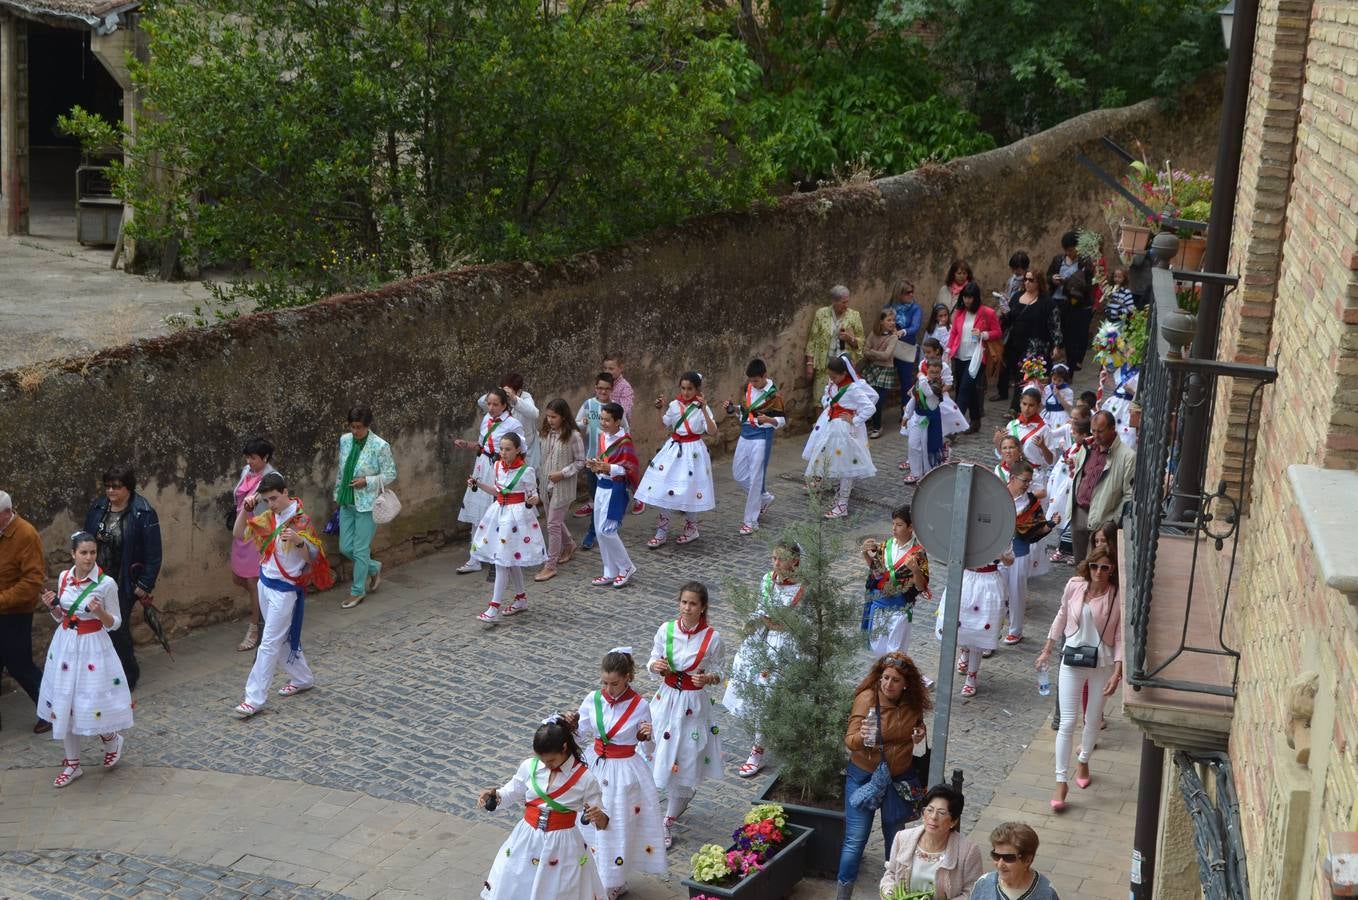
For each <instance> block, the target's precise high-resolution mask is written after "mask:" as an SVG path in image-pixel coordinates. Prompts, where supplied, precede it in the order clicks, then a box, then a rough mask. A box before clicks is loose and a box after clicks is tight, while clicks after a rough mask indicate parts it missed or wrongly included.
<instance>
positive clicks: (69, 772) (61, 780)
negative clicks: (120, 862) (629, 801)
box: [52, 759, 668, 834]
mask: <svg viewBox="0 0 1358 900" xmlns="http://www.w3.org/2000/svg"><path fill="white" fill-rule="evenodd" d="M61 765H62V769H61V774H60V775H58V776H57V777H56V778H54V779H52V787H58V788H62V787H65V786H66V785H68V784H70V783H71V782H72V781H75V780H76V779H77V778H79V777H80V776H81V775H84V774H85V772H84V770H83V769H81V768H80V760H79V759H63V760H62V761H61ZM666 833H667V834H668V832H666Z"/></svg>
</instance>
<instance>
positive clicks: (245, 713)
mask: <svg viewBox="0 0 1358 900" xmlns="http://www.w3.org/2000/svg"><path fill="white" fill-rule="evenodd" d="M257 712H259V707H258V706H255V705H253V704H250V703H246V702H245V701H244V700H242V701H241V702H240V703H238V704H236V709H235V713H236V715H237V717H239V718H242V719H248V718H250V717H251V716H253V715H254V714H255V713H257Z"/></svg>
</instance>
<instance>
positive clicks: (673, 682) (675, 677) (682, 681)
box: [665, 625, 717, 691]
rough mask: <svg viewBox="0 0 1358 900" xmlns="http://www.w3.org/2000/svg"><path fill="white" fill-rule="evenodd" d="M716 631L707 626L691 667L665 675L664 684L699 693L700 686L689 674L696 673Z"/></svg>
mask: <svg viewBox="0 0 1358 900" xmlns="http://www.w3.org/2000/svg"><path fill="white" fill-rule="evenodd" d="M716 633H717V630H716V629H715V628H713V627H712V626H711V625H709V626H707V634H705V635H703V642H702V643H701V644H700V645H699V646H698V655H697V656H695V657H694V658H693V665H691V666H689V667H688V668H687V669H685V670H684V671H682V672H669V673H667V674H666V675H665V684H667V685H669V686H670V687H672V688H678V689H679V690H681V691H700V690H702V686H701V685H698V684H694V683H693V676H692V675H690V674H689V673H690V672H693V671H696V670H697V668H698V666H700V665H701V664H702V661H703V657H704V656H706V655H707V648H708V647H709V646H710V645H711V644H712V636H713V635H714V634H716Z"/></svg>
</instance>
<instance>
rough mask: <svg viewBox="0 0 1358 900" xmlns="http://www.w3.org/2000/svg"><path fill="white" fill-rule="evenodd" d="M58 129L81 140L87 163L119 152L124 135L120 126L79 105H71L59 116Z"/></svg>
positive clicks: (81, 147) (82, 151)
mask: <svg viewBox="0 0 1358 900" xmlns="http://www.w3.org/2000/svg"><path fill="white" fill-rule="evenodd" d="M57 131H59V132H61V133H62V134H65V135H69V136H70V137H73V138H75V139H76V140H77V141H79V142H80V152H81V154H82V155H83V156H84V158H85V162H87V163H88V162H90V161H91V160H93V159H95V158H96V157H100V156H108V155H109V154H112V153H117V152H118V148H119V147H120V146H121V145H122V137H123V135H122V131H121V129H120V128H119V127H118V126H116V125H114V124H113V123H111V122H109V121H108V120H107V119H105V118H104V117H103V116H101V115H99V114H98V113H92V112H90V111H89V110H87V109H85V108H84V107H81V106H79V105H76V106H73V107H71V111H70V113H68V114H67V115H64V116H57Z"/></svg>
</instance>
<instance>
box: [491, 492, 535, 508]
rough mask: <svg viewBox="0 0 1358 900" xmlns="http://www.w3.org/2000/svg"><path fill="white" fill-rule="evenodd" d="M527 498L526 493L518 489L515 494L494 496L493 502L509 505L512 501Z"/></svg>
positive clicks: (522, 500) (516, 501)
mask: <svg viewBox="0 0 1358 900" xmlns="http://www.w3.org/2000/svg"><path fill="white" fill-rule="evenodd" d="M527 499H528V495H527V494H525V493H523V492H522V491H520V492H519V493H517V494H500V495H499V496H497V497H496V498H495V502H497V503H499V504H500V505H501V506H509V505H511V504H514V503H523V502H524V501H525V500H527Z"/></svg>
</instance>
